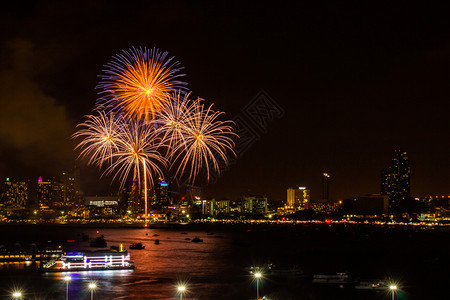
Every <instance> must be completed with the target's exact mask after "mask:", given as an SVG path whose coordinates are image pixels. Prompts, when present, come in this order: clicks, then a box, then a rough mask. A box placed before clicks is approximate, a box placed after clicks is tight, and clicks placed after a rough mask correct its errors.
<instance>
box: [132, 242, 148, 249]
mask: <svg viewBox="0 0 450 300" xmlns="http://www.w3.org/2000/svg"><path fill="white" fill-rule="evenodd" d="M130 249H134V250H142V249H145V246H144V245H142V243H136V244H131V245H130Z"/></svg>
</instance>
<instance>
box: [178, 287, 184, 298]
mask: <svg viewBox="0 0 450 300" xmlns="http://www.w3.org/2000/svg"><path fill="white" fill-rule="evenodd" d="M185 291H186V287H185V286H184V285H179V286H178V293H180V300H182V299H183V293H184V292H185Z"/></svg>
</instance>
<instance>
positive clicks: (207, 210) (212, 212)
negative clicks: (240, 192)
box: [202, 199, 230, 216]
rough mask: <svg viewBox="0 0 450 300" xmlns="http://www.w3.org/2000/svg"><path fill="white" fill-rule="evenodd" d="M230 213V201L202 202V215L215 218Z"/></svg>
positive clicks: (213, 200)
mask: <svg viewBox="0 0 450 300" xmlns="http://www.w3.org/2000/svg"><path fill="white" fill-rule="evenodd" d="M229 212H230V200H225V199H224V200H215V199H211V200H202V214H204V215H209V216H217V215H219V214H228V213H229Z"/></svg>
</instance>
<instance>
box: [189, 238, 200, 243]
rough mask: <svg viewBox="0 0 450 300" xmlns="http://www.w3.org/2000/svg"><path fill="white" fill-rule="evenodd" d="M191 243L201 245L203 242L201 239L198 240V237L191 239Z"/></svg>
mask: <svg viewBox="0 0 450 300" xmlns="http://www.w3.org/2000/svg"><path fill="white" fill-rule="evenodd" d="M191 242H193V243H202V242H203V240H202V239H200V238H198V237H195V238H193V239H192V241H191Z"/></svg>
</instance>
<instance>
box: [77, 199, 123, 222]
mask: <svg viewBox="0 0 450 300" xmlns="http://www.w3.org/2000/svg"><path fill="white" fill-rule="evenodd" d="M84 201H85V202H84V204H85V207H86V208H87V212H88V214H89V217H90V218H92V217H114V216H117V215H118V214H119V210H120V209H119V202H120V201H119V197H118V196H101V197H99V196H95V197H85V200H84Z"/></svg>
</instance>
